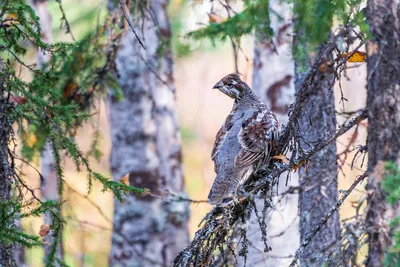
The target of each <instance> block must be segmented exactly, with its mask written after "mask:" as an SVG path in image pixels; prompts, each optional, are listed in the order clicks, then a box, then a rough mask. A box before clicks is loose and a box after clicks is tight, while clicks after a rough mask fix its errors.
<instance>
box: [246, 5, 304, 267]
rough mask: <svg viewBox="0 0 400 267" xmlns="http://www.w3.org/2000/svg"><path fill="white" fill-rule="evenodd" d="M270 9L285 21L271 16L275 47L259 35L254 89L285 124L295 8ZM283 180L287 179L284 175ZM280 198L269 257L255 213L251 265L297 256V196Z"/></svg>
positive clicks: (289, 100)
mask: <svg viewBox="0 0 400 267" xmlns="http://www.w3.org/2000/svg"><path fill="white" fill-rule="evenodd" d="M270 6H271V8H272V9H273V10H275V11H276V12H277V13H278V14H280V15H281V16H282V17H283V21H278V20H277V19H276V18H275V16H273V15H272V17H271V27H272V28H273V30H274V34H275V36H274V38H273V43H272V44H271V42H269V41H267V39H266V38H263V36H256V38H257V40H256V42H255V49H254V72H253V85H252V88H253V90H254V92H255V93H256V94H257V95H258V96H259V97H260V98H261V99H262V100H263V101H264V103H266V104H267V106H268V107H269V108H270V109H271V110H272V111H273V112H274V113H275V114H276V115H277V116H278V119H279V121H280V123H281V124H286V123H287V120H288V117H287V111H288V105H289V104H291V103H292V102H293V100H294V82H293V76H294V63H293V60H292V56H291V51H292V40H291V39H292V38H291V36H289V35H290V32H289V31H290V30H291V27H290V20H291V13H290V12H291V9H292V8H291V6H290V5H288V4H285V3H281V2H280V1H278V0H272V1H270ZM283 177H284V178H286V176H285V175H284V176H283ZM297 180H298V177H297V175H292V177H291V180H290V182H289V183H288V186H297V184H298V182H297ZM288 186H286V181H285V180H282V181H281V182H280V183H279V187H278V193H283V192H285V191H286V190H287V189H288ZM273 191H274V192H276V190H273ZM278 199H279V197H274V203H276V211H274V212H273V213H272V214H271V215H270V216H268V231H267V232H268V245H269V246H270V247H271V248H272V251H270V252H268V254H265V253H263V250H264V243H263V241H262V235H261V231H260V229H259V226H258V222H257V218H256V216H255V214H252V217H251V219H250V224H249V235H248V236H249V241H250V242H251V246H250V247H249V255H248V259H247V262H248V265H249V266H252V265H255V266H266V265H267V266H284V265H288V264H289V263H290V261H291V259H290V257H287V256H289V255H294V253H295V252H296V249H297V248H298V246H299V239H300V237H299V231H298V219H297V217H298V195H297V194H289V195H286V196H284V197H283V201H280V202H278ZM256 204H257V206H258V207H259V208H258V210H262V208H261V207H263V205H264V201H263V200H256ZM281 233H282V234H281ZM280 234H281V235H280ZM277 235H279V236H277ZM274 236H276V237H274ZM271 255H273V256H278V257H271Z"/></svg>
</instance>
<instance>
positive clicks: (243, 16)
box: [188, 0, 273, 42]
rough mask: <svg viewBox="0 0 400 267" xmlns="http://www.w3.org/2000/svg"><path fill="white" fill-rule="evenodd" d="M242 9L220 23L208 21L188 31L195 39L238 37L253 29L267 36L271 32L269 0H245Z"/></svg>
mask: <svg viewBox="0 0 400 267" xmlns="http://www.w3.org/2000/svg"><path fill="white" fill-rule="evenodd" d="M244 6H245V8H244V10H243V11H242V12H240V13H238V14H235V15H234V16H232V17H231V18H229V19H227V20H225V21H224V22H221V23H210V24H209V25H208V26H207V27H205V28H202V29H199V30H197V31H194V32H190V33H188V36H189V37H191V38H193V39H195V40H201V39H206V38H207V39H210V40H211V41H213V42H214V41H215V40H217V39H220V40H223V41H224V40H226V38H228V37H230V38H232V39H235V40H237V39H239V38H240V37H242V36H243V35H246V34H250V33H252V32H253V31H254V30H255V31H257V32H258V33H262V34H263V35H264V36H266V37H269V36H271V35H272V34H273V32H272V29H271V27H270V17H269V1H268V0H246V1H244Z"/></svg>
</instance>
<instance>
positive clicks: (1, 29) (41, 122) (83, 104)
mask: <svg viewBox="0 0 400 267" xmlns="http://www.w3.org/2000/svg"><path fill="white" fill-rule="evenodd" d="M0 12H1V13H0V61H1V63H2V66H3V68H4V71H2V72H0V80H1V81H2V83H1V86H3V85H4V86H3V87H2V88H0V89H1V94H2V95H1V97H3V92H4V95H5V96H6V98H7V99H8V100H9V102H10V105H11V106H12V108H10V111H9V113H8V114H7V116H8V117H9V119H10V121H13V122H14V123H15V124H16V126H17V127H16V132H17V133H18V134H19V136H20V140H22V146H21V152H22V155H23V157H24V158H25V159H26V160H28V161H31V160H33V159H34V157H35V156H38V155H39V154H40V152H41V151H42V150H43V148H44V146H45V143H49V144H51V149H52V152H53V155H54V158H55V163H56V164H55V171H56V174H57V183H58V193H59V195H60V199H61V200H62V193H63V189H64V178H63V168H62V157H63V156H64V155H66V156H68V157H69V158H71V159H72V160H73V162H74V163H75V167H76V170H77V171H84V170H85V171H87V172H88V191H89V192H90V190H91V188H92V184H93V181H97V182H100V183H101V184H102V185H103V190H104V191H111V192H112V193H114V194H115V196H116V197H117V198H118V199H119V200H122V198H123V196H125V195H128V194H131V193H136V194H141V193H143V192H144V190H143V189H139V188H135V187H132V186H127V185H124V184H122V183H120V182H116V181H112V180H110V179H109V178H106V177H104V176H103V175H101V174H99V173H97V172H95V171H94V170H92V168H91V167H90V165H89V160H88V156H93V157H94V158H96V159H99V157H101V154H100V153H99V151H98V149H97V146H98V144H99V140H100V133H99V132H98V131H97V132H96V134H95V138H94V141H93V143H92V146H91V150H90V151H89V153H88V154H87V156H84V153H83V152H82V151H81V150H80V149H79V147H78V146H77V144H76V143H75V141H74V136H75V133H76V129H77V127H79V126H80V125H82V123H83V122H85V121H87V120H88V119H89V118H91V115H90V113H91V112H92V110H93V108H94V107H95V106H94V102H95V100H96V99H99V98H101V97H104V95H105V93H106V91H107V89H108V88H109V87H112V88H113V90H114V94H117V95H120V94H121V92H120V89H119V88H118V86H117V85H116V82H115V78H113V75H111V74H112V73H114V65H113V58H112V56H110V55H113V54H115V53H111V52H110V53H108V52H109V50H110V49H111V48H110V47H107V46H106V45H107V44H109V43H112V42H110V41H109V40H108V39H107V38H108V37H107V35H106V33H107V30H109V28H108V29H106V26H107V27H118V25H113V24H112V23H108V24H106V26H103V27H99V28H98V29H97V30H96V31H95V32H94V33H92V34H90V35H88V36H87V37H85V38H83V39H82V40H81V41H79V42H76V43H73V44H71V43H55V44H51V45H50V44H46V43H44V42H43V41H42V33H41V27H40V24H39V18H38V17H37V16H36V15H35V13H34V11H33V9H32V8H31V7H30V6H29V5H27V4H26V3H25V1H23V0H9V1H2V2H1V3H0ZM114 30H115V29H114ZM112 41H114V40H112ZM32 48H33V49H36V50H41V51H45V52H46V53H47V54H49V55H51V60H50V61H49V62H48V63H47V64H44V65H43V66H41V68H40V69H36V68H34V67H33V66H29V65H27V64H25V63H24V55H25V54H26V53H27V51H28V50H29V49H32ZM104 51H106V52H107V53H105V52H104ZM16 64H19V65H20V66H21V68H24V69H26V70H28V71H29V73H30V74H31V79H23V78H21V77H20V73H19V71H15V69H16V68H15V65H16ZM13 142H14V143H10V146H12V144H15V142H16V140H14V139H13ZM13 150H14V149H12V147H11V149H10V151H13ZM11 156H12V157H14V156H15V155H13V154H11ZM13 166H14V165H12V166H11V167H13ZM11 173H13V174H14V176H15V177H12V178H13V179H14V180H15V181H16V182H17V183H16V184H17V186H21V187H26V185H25V184H23V183H22V182H21V180H20V179H19V177H17V175H16V174H15V172H14V170H11ZM19 183H20V184H19ZM61 204H62V203H59V202H55V201H47V202H41V201H40V200H39V199H35V201H30V202H28V203H25V201H23V200H22V199H20V198H18V199H16V198H15V199H13V200H10V201H8V202H7V201H6V202H0V224H1V225H0V242H2V243H5V244H12V243H19V244H21V245H23V246H25V247H27V248H32V247H35V246H41V245H43V244H42V241H41V239H40V238H39V237H38V236H33V235H28V234H26V233H24V232H23V231H22V230H21V229H19V228H17V227H16V226H15V225H14V222H15V221H16V220H20V219H22V218H26V217H31V216H43V215H44V214H48V215H49V216H50V217H51V218H52V225H51V226H50V228H51V230H52V231H51V235H52V236H53V238H52V243H51V244H49V246H50V253H49V255H48V257H47V258H46V266H55V265H61V266H65V264H64V263H63V262H62V261H61V260H60V259H59V258H58V248H59V247H60V242H61V240H62V239H61V234H60V233H61V229H62V227H63V224H64V223H65V221H64V220H63V218H62V216H61ZM27 210H28V211H27Z"/></svg>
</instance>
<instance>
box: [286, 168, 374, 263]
mask: <svg viewBox="0 0 400 267" xmlns="http://www.w3.org/2000/svg"><path fill="white" fill-rule="evenodd" d="M368 174H369V173H368V172H365V173H363V174H362V175H360V176H359V177H358V178H357V179H356V180H355V181H354V183H353V184H352V185H351V186H350V187H349V189H347V190H346V191H344V192H343V196H342V197H341V198H340V199H339V200H338V201H337V202H336V203H335V205H334V206H333V207H332V208H331V209H330V210H329V211H328V213H327V214H326V215H325V216H324V218H322V219H321V222H320V223H319V225H318V226H317V227H315V228H314V229H313V231H312V232H311V233H310V234H309V235H308V236H307V238H306V239H305V240H303V241H302V242H301V246H300V248H298V249H297V251H296V255H295V256H294V259H293V261H292V262H291V263H290V265H289V267H292V266H296V263H297V260H298V259H299V257H300V255H301V253H302V252H303V250H304V248H305V247H306V246H307V245H308V244H309V243H310V242H311V240H312V239H313V237H314V236H315V235H316V234H317V233H318V232H319V231H320V230H321V228H322V226H324V225H325V223H326V222H327V221H328V220H329V218H330V217H331V216H332V215H333V214H334V213H335V212H336V211H337V210H338V209H339V207H340V206H341V205H342V204H343V202H344V201H345V200H346V198H347V197H348V196H349V195H350V193H351V192H352V191H353V190H354V188H355V187H356V186H357V185H359V184H360V183H361V182H362V181H364V179H365V178H366V177H368Z"/></svg>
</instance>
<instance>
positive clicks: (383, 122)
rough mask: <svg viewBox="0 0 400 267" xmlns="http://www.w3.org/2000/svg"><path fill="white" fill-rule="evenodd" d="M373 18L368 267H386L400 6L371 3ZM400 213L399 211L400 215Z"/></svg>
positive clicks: (399, 135)
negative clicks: (387, 166) (385, 187)
mask: <svg viewBox="0 0 400 267" xmlns="http://www.w3.org/2000/svg"><path fill="white" fill-rule="evenodd" d="M367 19H368V23H369V26H370V31H371V33H372V35H373V37H372V39H371V40H370V41H369V42H368V44H367V49H368V62H367V73H368V76H367V77H368V80H367V82H368V85H367V88H368V96H367V108H368V124H369V126H368V169H369V170H370V171H371V172H372V174H371V175H370V177H369V180H368V185H367V192H369V195H368V199H367V201H368V206H367V222H366V223H367V231H368V234H369V235H368V245H369V254H368V263H367V264H368V266H383V264H382V261H383V259H384V256H385V253H386V251H387V249H388V247H389V246H390V245H391V238H390V237H391V234H392V233H391V229H390V227H389V223H390V221H391V220H392V219H393V218H394V216H395V215H396V207H391V206H389V205H388V203H387V200H386V196H385V194H384V192H383V191H382V189H381V181H382V173H381V172H380V171H379V170H378V169H379V166H380V167H382V164H381V163H382V161H392V162H394V163H396V165H397V166H400V142H399V140H400V36H399V34H400V2H399V0H384V1H375V0H369V1H368V5H367ZM397 213H398V211H397Z"/></svg>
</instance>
